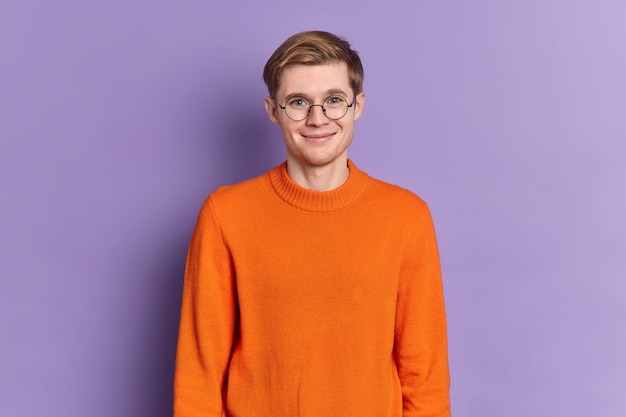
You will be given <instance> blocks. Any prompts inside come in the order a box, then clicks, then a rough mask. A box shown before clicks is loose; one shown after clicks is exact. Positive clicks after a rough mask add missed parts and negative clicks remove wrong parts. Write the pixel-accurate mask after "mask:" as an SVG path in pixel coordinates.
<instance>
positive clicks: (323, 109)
mask: <svg viewBox="0 0 626 417" xmlns="http://www.w3.org/2000/svg"><path fill="white" fill-rule="evenodd" d="M337 96H339V95H337V94H331V95H329V96H328V97H326V98H325V99H324V101H326V100H328V99H329V98H331V97H337ZM357 96H358V94H356V95H355V96H354V98H353V99H352V103H350V104H348V105H347V107H346V112H345V113H344V114H343V115H342V116H341V117H337V118H336V119H334V118H332V117H328V116H327V115H326V109H325V108H324V105H323V104H309V110H308V111H307V113H306V116H304V117H303V118H302V119H298V120H296V119H293V118H291V117H290V116H289V114H288V113H287V103H285V105H284V106H282V105H281V104H280V103H279V102H278V100H277V99H276V98H274V97H272V96H270V98H271V99H272V100H274V101H275V102H276V104H277V105H278V107H280V108H281V109H283V110H284V111H285V116H287V118H288V119H289V120H293V121H294V122H301V121H303V120H306V119H308V118H309V116H310V115H311V109H312V108H313V107H316V106H317V107H321V108H322V113H323V114H324V117H326V118H327V119H328V120H340V119H343V118H344V117H346V114H348V111H350V109H351V108H352V106H354V103H356V98H357ZM339 97H340V96H339ZM302 98H303V99H305V100H306V98H305V97H302ZM346 103H347V101H346Z"/></svg>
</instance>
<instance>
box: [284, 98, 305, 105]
mask: <svg viewBox="0 0 626 417" xmlns="http://www.w3.org/2000/svg"><path fill="white" fill-rule="evenodd" d="M288 104H289V107H307V106H308V105H309V103H308V102H307V101H306V100H305V99H303V98H302V97H295V98H292V99H291V100H289V102H288Z"/></svg>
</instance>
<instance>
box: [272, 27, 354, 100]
mask: <svg viewBox="0 0 626 417" xmlns="http://www.w3.org/2000/svg"><path fill="white" fill-rule="evenodd" d="M333 62H345V63H346V64H347V65H348V78H349V80H350V87H352V92H353V93H354V94H355V95H356V94H359V93H361V92H362V91H363V78H364V72H363V65H362V64H361V58H359V54H358V52H357V51H355V50H353V49H352V48H351V47H350V44H349V43H348V41H346V40H345V39H343V38H340V37H339V36H337V35H334V34H332V33H329V32H323V31H307V32H300V33H296V34H295V35H292V36H290V37H289V38H287V40H286V41H285V42H283V43H282V45H280V46H279V47H278V49H276V51H274V53H273V54H272V56H271V57H270V59H269V60H268V61H267V63H266V64H265V68H264V69H263V81H265V85H267V90H268V92H269V94H270V96H271V97H275V94H276V91H277V90H278V86H279V84H280V77H281V75H282V72H283V70H284V69H285V68H286V67H288V66H291V65H324V64H329V63H333Z"/></svg>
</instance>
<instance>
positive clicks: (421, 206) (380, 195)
mask: <svg viewBox="0 0 626 417" xmlns="http://www.w3.org/2000/svg"><path fill="white" fill-rule="evenodd" d="M367 194H368V198H370V199H372V200H373V201H376V202H377V204H380V205H384V206H386V207H388V209H389V210H391V211H393V212H396V211H402V212H404V211H408V212H411V213H416V212H417V213H427V212H428V204H427V203H426V201H424V200H423V199H422V198H421V197H420V196H419V195H418V194H416V193H415V192H413V191H411V190H408V189H406V188H403V187H401V186H399V185H395V184H391V183H389V182H385V181H382V180H379V179H377V178H373V177H370V186H369V187H368V193H367Z"/></svg>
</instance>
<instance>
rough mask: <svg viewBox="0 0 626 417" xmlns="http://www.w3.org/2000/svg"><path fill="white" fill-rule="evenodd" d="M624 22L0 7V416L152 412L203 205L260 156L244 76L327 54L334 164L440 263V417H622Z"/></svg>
mask: <svg viewBox="0 0 626 417" xmlns="http://www.w3.org/2000/svg"><path fill="white" fill-rule="evenodd" d="M624 22H626V3H624V2H623V1H619V0H615V1H609V0H596V1H591V0H589V1H583V0H571V1H543V0H534V1H495V0H476V1H471V2H469V1H462V0H457V1H451V0H448V1H446V0H442V1H436V2H435V1H413V2H409V1H402V2H400V1H391V2H366V1H353V0H344V1H342V2H337V1H328V0H319V1H315V2H296V1H291V2H287V1H277V0H266V1H262V2H253V1H236V0H234V1H231V2H228V3H227V2H211V1H199V0H198V1H177V2H174V1H147V0H129V1H103V0H93V1H88V2H86V1H78V0H65V1H62V0H60V1H55V2H46V1H43V0H39V1H28V0H4V1H2V3H1V4H0V191H1V192H0V338H1V339H0V415H2V416H11V417H29V416H48V417H62V416H63V417H85V416H89V417H111V416H116V417H122V416H128V417H138V416H145V417H148V416H150V417H165V416H169V415H171V405H172V398H171V385H172V377H173V365H174V356H175V346H176V333H177V321H178V312H179V306H180V296H181V287H182V274H183V268H184V260H185V253H186V248H187V244H188V240H189V238H190V235H191V231H192V228H193V225H194V222H195V217H196V214H197V211H198V209H199V207H200V204H201V203H202V201H203V200H204V198H205V197H206V196H207V194H208V193H210V192H211V191H213V190H214V189H215V188H216V187H218V186H219V185H222V184H228V183H233V182H236V181H239V180H243V179H245V178H248V177H251V176H254V175H258V174H261V173H263V172H265V171H267V170H268V169H269V168H271V167H272V166H274V165H276V164H278V163H280V162H281V161H282V160H283V158H284V155H283V149H282V143H281V140H280V137H279V132H278V130H277V129H276V128H275V127H274V126H273V125H272V124H271V123H270V122H269V121H268V120H267V119H266V116H265V113H264V109H263V97H264V96H265V94H266V91H265V88H264V85H263V83H262V81H261V71H262V67H263V65H264V63H265V61H266V59H267V58H268V57H269V55H270V54H271V53H272V51H273V50H274V49H275V47H277V46H278V45H279V44H280V42H282V41H283V40H284V39H285V38H286V37H287V36H289V35H291V34H292V33H294V32H297V31H301V30H307V29H323V30H329V31H333V32H336V33H338V34H340V35H342V36H345V37H346V38H348V40H350V41H351V43H352V44H353V46H354V47H355V48H356V49H358V50H359V51H360V53H361V56H362V59H363V61H364V65H365V69H366V82H365V91H366V94H367V105H366V111H365V114H364V116H363V117H362V118H361V119H360V120H359V122H358V123H357V132H356V137H355V141H354V143H353V146H352V149H351V157H352V158H353V159H354V160H355V162H356V163H357V165H359V167H360V168H362V169H364V170H365V171H367V172H368V173H370V174H371V175H373V176H376V177H379V178H381V179H383V180H386V181H389V182H393V183H397V184H399V185H401V186H403V187H405V188H410V189H412V190H413V191H415V192H416V193H418V194H420V195H421V196H422V197H423V198H424V199H425V200H426V201H427V202H428V203H429V204H430V206H431V209H432V212H433V215H434V219H435V223H436V227H437V231H438V236H439V243H440V251H441V256H442V266H443V272H444V281H445V282H444V284H445V290H446V301H447V310H448V320H449V340H450V363H451V373H452V391H451V395H452V405H453V414H454V416H455V417H501V416H506V417H539V416H546V417H548V416H550V417H553V416H569V417H583V416H585V417H588V416H594V417H622V416H624V415H626V395H624V393H625V392H626V355H625V352H626V260H625V258H626V220H625V215H624V213H626V184H625V183H626V166H625V165H626V164H625V161H626V145H625V142H626V76H625V75H624V74H626V24H625V23H624Z"/></svg>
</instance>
